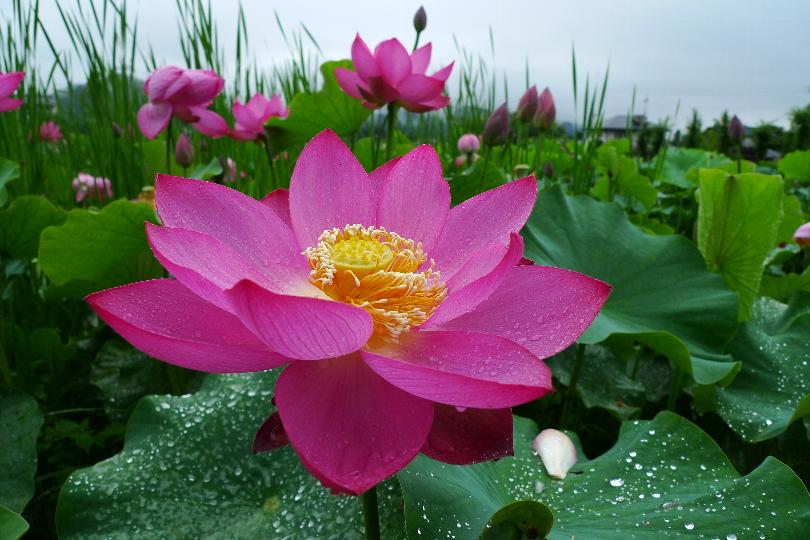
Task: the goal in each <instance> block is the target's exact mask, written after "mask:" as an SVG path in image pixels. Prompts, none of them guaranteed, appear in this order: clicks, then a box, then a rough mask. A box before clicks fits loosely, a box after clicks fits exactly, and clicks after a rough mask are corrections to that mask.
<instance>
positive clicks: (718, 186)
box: [697, 169, 783, 321]
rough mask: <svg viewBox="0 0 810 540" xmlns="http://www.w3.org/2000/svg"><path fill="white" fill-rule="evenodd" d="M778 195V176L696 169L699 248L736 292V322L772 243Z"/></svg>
mask: <svg viewBox="0 0 810 540" xmlns="http://www.w3.org/2000/svg"><path fill="white" fill-rule="evenodd" d="M782 193H783V192H782V179H781V178H780V177H779V176H767V175H764V174H757V173H743V174H740V175H730V174H726V173H724V172H722V171H718V170H714V169H701V170H700V191H699V195H698V202H699V204H700V209H699V211H698V224H697V225H698V248H699V249H700V252H701V253H702V254H703V257H704V258H705V259H706V264H708V266H709V269H710V270H712V271H713V272H717V273H719V274H720V275H722V276H723V279H725V281H726V283H727V284H728V286H729V287H731V288H732V289H733V290H734V291H735V292H736V293H737V294H738V296H739V298H740V320H741V321H744V320H748V319H749V318H750V316H751V308H752V305H753V303H754V298H755V297H756V295H757V292H758V291H759V283H760V280H761V278H762V269H763V263H764V262H765V257H766V256H767V255H768V253H769V252H770V251H771V249H772V248H773V247H774V245H775V244H776V240H777V234H778V232H779V225H780V223H781V221H782Z"/></svg>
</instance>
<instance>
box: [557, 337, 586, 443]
mask: <svg viewBox="0 0 810 540" xmlns="http://www.w3.org/2000/svg"><path fill="white" fill-rule="evenodd" d="M584 360H585V345H583V344H582V343H577V352H576V356H575V358H574V371H572V372H571V380H570V381H568V390H567V391H566V392H565V403H563V410H562V415H561V416H560V425H561V426H562V427H566V426H568V422H569V416H570V415H571V402H572V401H574V397H575V395H576V393H575V391H576V388H577V382H578V381H579V373H580V371H582V363H583V361H584Z"/></svg>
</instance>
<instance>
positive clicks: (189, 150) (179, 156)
mask: <svg viewBox="0 0 810 540" xmlns="http://www.w3.org/2000/svg"><path fill="white" fill-rule="evenodd" d="M174 160H175V161H176V162H177V164H178V165H180V166H181V167H183V168H184V169H185V168H186V167H189V166H191V164H192V163H193V162H194V145H192V144H191V139H190V138H189V136H188V134H186V133H181V134H180V137H178V139H177V144H176V145H175V146H174Z"/></svg>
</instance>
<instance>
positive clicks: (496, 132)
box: [481, 103, 509, 146]
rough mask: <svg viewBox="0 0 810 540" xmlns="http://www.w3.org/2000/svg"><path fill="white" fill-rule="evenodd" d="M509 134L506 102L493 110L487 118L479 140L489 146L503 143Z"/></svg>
mask: <svg viewBox="0 0 810 540" xmlns="http://www.w3.org/2000/svg"><path fill="white" fill-rule="evenodd" d="M508 134H509V110H508V109H507V108H506V103H504V104H503V105H501V106H500V107H498V108H497V109H495V112H493V113H492V115H491V116H490V117H489V118H488V119H487V123H486V124H484V130H483V131H482V132H481V140H482V141H483V142H484V144H488V145H490V146H494V145H498V144H503V143H505V142H506V137H507V135H508Z"/></svg>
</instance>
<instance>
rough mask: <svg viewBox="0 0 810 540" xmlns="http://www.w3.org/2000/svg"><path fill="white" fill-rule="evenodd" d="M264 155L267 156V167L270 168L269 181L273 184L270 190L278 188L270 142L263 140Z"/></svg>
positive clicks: (266, 139)
mask: <svg viewBox="0 0 810 540" xmlns="http://www.w3.org/2000/svg"><path fill="white" fill-rule="evenodd" d="M264 153H265V154H266V155H267V166H268V167H270V181H271V182H273V186H272V189H276V188H277V187H278V179H277V178H276V167H275V163H273V152H272V150H270V140H269V139H268V138H267V137H265V138H264Z"/></svg>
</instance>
